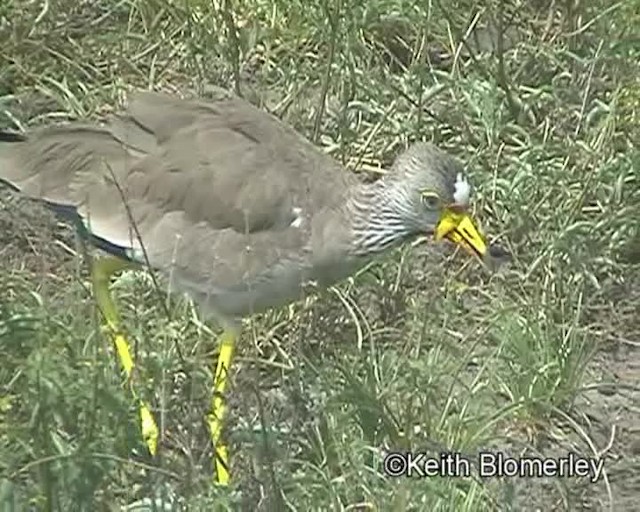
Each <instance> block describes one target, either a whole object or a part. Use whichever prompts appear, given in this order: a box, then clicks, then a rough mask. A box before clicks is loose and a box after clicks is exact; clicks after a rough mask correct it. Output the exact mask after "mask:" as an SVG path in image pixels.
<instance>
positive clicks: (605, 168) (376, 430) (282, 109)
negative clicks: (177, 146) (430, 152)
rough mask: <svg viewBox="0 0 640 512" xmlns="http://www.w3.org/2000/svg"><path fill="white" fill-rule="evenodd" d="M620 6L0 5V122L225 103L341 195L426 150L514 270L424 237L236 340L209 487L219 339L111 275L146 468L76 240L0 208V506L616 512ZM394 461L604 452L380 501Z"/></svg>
mask: <svg viewBox="0 0 640 512" xmlns="http://www.w3.org/2000/svg"><path fill="white" fill-rule="evenodd" d="M639 13H640V4H639V3H638V1H637V0H628V1H622V2H617V3H612V2H604V1H602V0H600V1H594V2H580V1H577V2H575V1H566V2H565V1H563V2H549V1H540V2H506V1H505V2H499V1H493V2H488V3H486V4H485V6H484V7H478V5H477V2H470V1H466V0H457V1H455V2H447V3H445V2H439V1H435V2H421V1H402V0H375V1H371V2H354V1H350V0H327V1H325V2H312V3H309V2H301V1H293V2H283V1H281V0H275V1H273V2H266V1H264V0H248V1H247V2H232V1H227V2H222V3H220V5H218V3H217V2H205V1H202V0H173V1H169V0H145V1H143V0H120V1H117V2H114V1H112V0H109V1H107V0H104V1H96V2H77V1H72V0H51V1H50V2H48V3H44V4H38V3H35V2H33V3H27V2H13V3H5V4H0V127H2V128H12V129H23V128H27V127H30V126H35V125H40V124H44V123H50V122H56V121H61V120H65V119H73V118H84V117H88V118H93V119H96V118H99V117H100V116H102V115H104V114H106V113H107V112H109V111H110V110H112V109H113V108H114V107H115V106H117V105H119V104H120V102H121V101H122V99H123V98H124V95H125V93H126V91H127V90H130V89H133V88H136V87H142V88H154V89H162V90H168V91H171V92H174V93H176V94H183V95H201V96H205V97H206V96H207V91H208V88H209V87H210V86H212V85H221V86H224V87H227V88H229V89H234V90H236V91H239V92H240V93H241V94H242V95H243V96H244V97H246V98H247V99H249V100H250V101H252V102H254V103H256V104H258V105H260V106H262V107H263V108H265V109H268V110H270V111H272V112H274V113H275V114H276V115H278V116H279V117H281V118H282V119H284V120H285V121H286V122H288V123H290V124H292V125H293V126H295V127H296V128H297V129H298V130H299V131H300V132H301V133H303V134H304V135H306V136H307V137H309V138H310V139H312V140H314V141H315V142H316V143H317V144H318V145H319V146H320V147H322V148H323V149H324V150H325V151H327V152H329V153H330V154H331V155H333V156H334V157H335V158H336V159H337V160H339V161H341V162H343V163H344V164H345V167H346V168H347V171H345V172H357V173H361V174H362V175H363V178H367V179H368V178H371V177H375V176H377V175H379V173H380V172H382V171H381V169H382V168H384V166H386V165H388V164H389V163H390V162H391V160H392V158H393V156H394V154H395V153H396V152H397V151H399V150H401V148H402V147H403V146H404V145H405V144H406V143H407V142H410V141H414V140H418V139H427V140H433V141H435V142H436V143H437V144H439V145H441V146H442V147H444V148H446V149H448V150H449V151H451V152H452V153H454V154H456V155H457V156H458V157H460V158H461V159H463V160H464V161H465V162H467V163H468V172H469V175H470V177H471V180H472V182H473V184H474V185H475V191H474V198H475V209H476V213H477V216H478V217H479V218H480V219H481V221H482V223H483V227H484V229H485V231H486V232H488V233H490V234H491V235H492V237H495V238H496V239H498V240H499V241H500V242H501V243H503V244H505V245H506V246H507V247H509V249H510V250H511V251H512V253H513V261H512V263H511V265H509V266H508V267H506V268H502V269H500V271H499V272H497V273H495V274H490V273H489V272H486V271H485V270H483V269H481V268H479V266H478V264H477V263H475V262H472V261H470V260H468V259H467V258H466V257H462V256H458V255H452V254H451V253H450V252H449V251H448V250H444V249H443V248H433V247H430V246H425V245H424V244H423V245H418V246H416V247H414V248H410V249H404V250H402V251H397V252H396V253H394V254H391V255H390V256H389V258H386V259H385V260H383V261H381V262H378V263H377V264H375V265H373V266H371V267H370V268H368V269H366V270H365V271H363V272H361V273H360V275H358V276H356V278H355V279H354V280H349V281H347V282H345V283H342V284H340V285H339V286H338V287H337V288H336V289H333V290H330V291H328V292H326V293H323V294H321V295H320V296H318V297H315V298H314V297H312V298H310V299H309V300H307V301H306V302H305V303H304V304H296V305H293V306H291V307H289V308H286V309H284V310H281V311H273V312H270V313H268V314H265V315H262V316H260V317H257V318H254V319H252V320H251V321H250V322H249V323H248V325H247V328H246V330H245V335H244V338H243V343H242V345H241V347H240V349H239V354H238V361H237V364H236V367H235V369H236V372H235V374H234V379H233V383H232V386H231V388H232V392H231V397H230V403H231V411H230V418H229V422H228V429H227V437H228V439H229V441H230V446H231V450H232V458H233V469H234V478H235V480H234V485H233V486H232V487H231V488H230V489H229V490H227V491H223V490H220V489H217V488H214V487H213V486H212V485H211V474H212V468H211V454H210V446H209V442H208V436H207V432H206V426H205V422H204V415H205V413H206V412H207V411H208V407H209V382H210V381H211V365H212V363H213V356H214V353H215V346H214V344H213V340H214V339H215V334H216V329H217V326H208V325H204V324H203V323H202V322H201V321H200V320H199V319H198V315H197V311H195V309H194V308H193V307H192V306H191V304H190V303H189V302H188V301H186V300H184V299H182V298H180V297H171V298H168V297H166V295H165V292H164V288H161V289H160V290H159V291H160V293H157V291H156V290H154V287H153V285H152V283H151V281H150V280H149V279H146V278H145V277H144V276H141V275H137V276H136V275H132V274H126V275H125V276H123V277H121V278H120V279H118V280H117V281H116V282H115V283H114V287H113V289H114V293H115V295H116V297H117V300H118V302H119V304H120V306H121V309H122V312H123V316H124V318H125V324H126V326H127V329H128V332H129V333H130V336H131V338H132V339H133V340H134V342H135V343H134V344H135V348H136V354H137V360H138V369H137V374H136V386H137V387H138V389H139V391H141V392H142V393H143V394H144V395H145V396H146V397H147V398H148V399H149V400H150V401H151V402H152V404H153V407H154V412H155V413H156V416H157V418H158V419H159V420H160V422H161V427H162V431H163V435H164V439H163V443H162V447H161V453H160V457H159V458H157V459H151V458H149V457H148V456H147V455H146V454H145V450H144V446H143V445H142V443H141V441H140V436H139V432H138V425H137V424H136V418H137V415H136V409H135V404H134V403H133V401H132V400H131V394H130V392H129V390H128V388H127V387H126V386H123V385H122V379H121V376H120V375H119V372H118V371H117V368H118V367H117V364H116V361H115V358H114V355H113V350H112V346H111V342H110V340H109V338H108V336H107V335H106V333H105V332H104V331H103V329H102V328H101V322H100V319H99V317H98V314H97V312H96V307H95V304H94V303H93V301H92V299H91V296H90V290H89V280H88V275H87V273H86V270H85V267H84V265H83V263H82V258H81V257H80V256H79V254H80V253H81V251H80V249H79V248H77V247H76V246H75V244H74V239H73V236H72V234H71V233H70V231H69V230H68V229H66V228H63V227H60V226H59V225H58V224H57V223H56V221H55V219H52V218H51V217H50V216H47V215H45V214H44V213H43V211H42V210H41V209H39V208H36V206H35V205H33V204H32V203H27V202H25V201H20V200H19V199H17V198H15V197H14V196H10V195H9V194H8V193H4V192H0V194H1V195H0V291H1V293H0V361H1V363H0V510H53V511H58V510H60V511H62V510H64V511H66V510H121V509H122V507H127V506H128V507H129V508H128V509H127V510H154V504H155V505H157V506H156V507H155V509H158V510H165V509H164V508H160V507H161V506H164V505H163V502H171V503H172V504H173V505H171V506H172V507H173V508H167V510H218V509H220V510H225V509H230V510H247V509H248V510H251V509H257V510H287V509H289V510H381V511H385V510H397V511H405V510H408V511H411V510H416V511H422V510H425V511H473V512H475V511H483V510H500V511H503V510H514V511H516V510H518V511H520V510H536V509H540V510H582V509H586V508H589V509H592V510H615V511H619V510H635V506H636V504H637V498H639V497H640V480H639V479H638V477H637V468H638V467H640V458H639V456H638V451H637V446H639V444H638V443H639V442H640V441H639V439H640V432H639V431H638V429H637V425H638V422H639V420H640V417H639V414H638V410H637V403H638V400H639V399H640V398H639V397H640V389H639V388H638V379H637V369H638V368H640V352H639V347H638V340H640V330H639V328H638V326H637V324H638V318H640V280H639V279H638V276H639V275H640V274H639V268H638V265H639V264H640V242H639V240H640V179H639V177H638V169H639V168H640V154H639V152H638V142H640V128H639V127H640V114H639V112H640V80H639V79H638V73H637V63H638V61H639V59H640V47H639V46H638V41H640V30H639V27H640V14H639ZM74 253H77V254H75V255H74ZM167 305H168V307H165V306H167ZM167 313H168V314H167ZM177 347H179V350H178V348H177ZM634 401H635V404H636V405H635V406H634V405H633V403H634ZM634 425H635V427H634ZM634 447H636V448H634ZM389 450H411V451H416V452H419V451H425V450H426V451H429V453H432V454H437V453H438V452H442V451H456V452H461V453H463V454H465V455H468V456H470V457H474V456H475V454H477V453H478V452H479V451H482V450H501V451H504V452H506V453H509V454H511V455H519V454H523V453H529V454H539V455H541V456H555V457H557V456H562V455H566V453H567V452H568V451H575V452H578V453H580V454H583V455H585V456H594V455H603V456H607V461H606V464H605V468H606V471H607V478H606V479H605V480H604V481H602V482H599V483H597V484H595V485H594V484H590V483H588V482H586V481H584V480H580V479H577V478H573V479H556V480H554V479H549V480H540V481H537V480H536V481H532V480H522V479H487V480H483V479H479V478H476V477H469V478H429V479H392V478H388V477H386V476H385V475H384V472H383V468H382V459H383V454H384V453H385V452H386V451H389ZM634 468H635V469H634ZM145 500H147V501H145ZM136 503H137V504H138V506H139V508H135V507H134V504H136Z"/></svg>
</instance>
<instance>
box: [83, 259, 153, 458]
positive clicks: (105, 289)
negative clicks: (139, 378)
mask: <svg viewBox="0 0 640 512" xmlns="http://www.w3.org/2000/svg"><path fill="white" fill-rule="evenodd" d="M129 268H135V267H134V265H132V264H131V263H129V262H127V261H124V260H121V259H118V258H114V257H111V256H109V257H104V258H99V259H97V260H95V261H93V262H92V265H91V277H92V280H93V293H94V295H95V297H96V301H97V302H98V307H99V308H100V311H102V314H103V315H104V318H105V320H106V322H107V325H108V326H109V329H110V330H111V331H112V332H113V333H114V343H115V346H116V352H117V353H118V359H120V364H121V365H122V369H123V370H124V373H125V375H126V376H127V380H129V381H130V380H131V375H132V372H133V358H132V357H131V351H130V350H129V343H128V342H127V339H126V338H125V336H124V334H123V333H122V331H121V330H120V317H119V315H118V311H117V310H116V306H115V304H114V302H113V299H112V298H111V294H110V293H109V280H110V278H111V276H112V275H113V274H114V273H115V272H119V271H121V270H126V269H129ZM132 393H133V396H134V399H135V400H137V401H138V402H139V405H140V421H141V429H142V438H143V440H144V442H145V444H146V445H147V448H148V449H149V453H151V455H155V454H156V450H157V448H158V427H157V425H156V422H155V420H154V419H153V415H152V414H151V410H150V409H149V406H148V405H147V404H146V403H145V402H144V401H142V400H141V399H139V398H138V397H137V395H136V393H135V391H133V389H132Z"/></svg>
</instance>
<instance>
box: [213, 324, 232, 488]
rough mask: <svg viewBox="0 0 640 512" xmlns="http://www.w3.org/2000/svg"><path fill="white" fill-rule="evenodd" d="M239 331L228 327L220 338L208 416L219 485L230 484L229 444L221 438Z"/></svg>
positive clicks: (216, 477)
mask: <svg viewBox="0 0 640 512" xmlns="http://www.w3.org/2000/svg"><path fill="white" fill-rule="evenodd" d="M237 338H238V333H237V332H236V331H235V330H232V329H226V330H225V331H224V332H223V333H222V334H221V335H220V337H219V338H218V345H219V347H220V354H219V355H218V363H217V364H216V372H215V374H214V377H213V397H212V400H211V406H212V407H211V412H210V413H209V415H208V417H207V421H208V423H209V432H210V433H211V442H212V445H213V454H214V457H215V463H214V466H215V477H214V479H215V480H216V481H217V483H218V484H219V485H225V486H226V485H228V484H229V453H228V451H227V446H226V445H225V444H224V443H223V442H222V441H221V440H220V437H221V434H222V424H223V421H224V415H225V413H226V410H227V403H226V401H225V399H224V391H225V389H226V386H227V379H228V377H229V370H230V368H231V360H232V359H233V349H234V345H235V341H236V339H237Z"/></svg>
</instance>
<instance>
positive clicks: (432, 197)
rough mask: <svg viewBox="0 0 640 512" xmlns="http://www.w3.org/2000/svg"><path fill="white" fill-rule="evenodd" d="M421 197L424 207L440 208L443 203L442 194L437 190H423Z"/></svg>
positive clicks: (429, 208)
mask: <svg viewBox="0 0 640 512" xmlns="http://www.w3.org/2000/svg"><path fill="white" fill-rule="evenodd" d="M420 199H421V201H422V204H423V205H424V207H425V208H427V209H428V210H439V209H440V206H441V204H442V200H441V199H440V196H439V195H438V194H436V193H435V192H422V193H421V194H420Z"/></svg>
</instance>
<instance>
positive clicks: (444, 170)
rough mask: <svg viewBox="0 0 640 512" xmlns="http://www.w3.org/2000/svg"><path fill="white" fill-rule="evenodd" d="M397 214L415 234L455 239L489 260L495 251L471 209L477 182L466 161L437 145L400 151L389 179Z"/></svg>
mask: <svg viewBox="0 0 640 512" xmlns="http://www.w3.org/2000/svg"><path fill="white" fill-rule="evenodd" d="M384 181H385V182H386V183H385V185H386V186H385V188H387V189H388V190H389V192H390V193H389V196H388V197H389V199H390V201H391V202H393V203H395V205H389V207H390V208H393V209H395V208H398V210H397V212H396V214H397V215H400V216H401V219H402V222H403V223H404V224H405V226H406V227H407V228H409V229H410V230H411V231H412V233H413V234H415V235H425V234H426V235H429V236H433V237H434V238H435V240H437V241H440V240H449V241H451V242H453V243H455V244H457V245H460V246H461V247H462V248H464V249H465V250H466V251H467V252H469V253H470V254H472V255H474V256H477V257H478V258H479V259H480V260H481V261H483V262H487V261H488V260H489V259H490V258H491V257H492V256H493V255H494V254H493V253H494V248H493V247H489V245H488V244H487V242H486V241H485V238H484V236H483V235H482V233H481V232H480V231H479V230H478V228H477V227H476V223H475V221H474V220H473V218H472V217H471V215H470V214H469V213H468V207H469V202H470V198H471V186H470V185H469V182H468V181H467V180H466V179H465V177H464V169H463V167H462V165H461V164H460V162H458V160H456V159H455V158H453V157H452V156H451V155H449V154H448V153H446V152H444V151H441V150H439V149H438V148H436V147H435V146H434V145H433V144H429V143H423V142H420V143H416V144H414V145H413V146H411V147H410V148H409V149H408V150H407V151H405V152H403V153H402V154H400V155H399V156H398V157H397V158H396V160H395V162H394V164H393V167H392V168H391V171H390V172H389V174H388V175H387V176H385V178H384Z"/></svg>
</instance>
